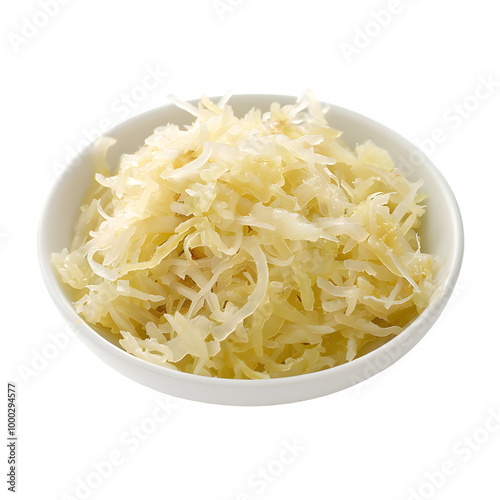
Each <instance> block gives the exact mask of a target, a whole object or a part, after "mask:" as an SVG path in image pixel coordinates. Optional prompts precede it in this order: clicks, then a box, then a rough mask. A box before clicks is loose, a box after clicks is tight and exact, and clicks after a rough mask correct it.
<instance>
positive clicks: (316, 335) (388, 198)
mask: <svg viewBox="0 0 500 500" xmlns="http://www.w3.org/2000/svg"><path fill="white" fill-rule="evenodd" d="M175 102H176V104H177V105H178V106H180V107H182V108H183V109H185V110H187V111H188V112H190V113H191V114H192V115H194V117H195V121H194V122H193V123H192V125H190V126H187V127H185V128H180V127H179V126H177V125H173V124H168V125H166V126H163V127H160V128H157V129H156V130H155V131H154V133H153V134H152V135H151V136H150V137H148V138H147V139H146V141H145V144H144V146H143V147H141V148H140V149H139V150H138V151H137V152H135V153H133V154H124V155H122V157H121V159H120V162H119V165H118V168H117V169H116V173H111V172H110V169H109V167H108V165H107V163H106V160H105V156H106V151H107V149H108V147H110V146H111V145H112V144H113V142H114V141H113V140H112V139H110V138H103V139H101V140H100V141H98V143H97V144H96V147H95V149H94V153H93V154H94V162H95V168H96V174H95V184H94V186H93V187H92V190H91V192H90V193H89V194H88V197H87V198H86V199H87V200H88V201H87V202H86V203H85V204H84V206H82V208H81V215H80V217H79V219H78V222H77V224H76V229H75V236H74V239H73V242H72V244H71V247H70V248H69V249H64V250H62V251H61V252H60V253H57V254H54V255H53V263H54V265H55V267H56V269H57V271H58V272H59V274H60V276H61V278H62V280H63V281H64V282H65V283H67V284H68V285H69V286H70V287H71V288H72V289H73V290H74V307H75V309H76V311H77V313H78V314H80V315H81V316H82V317H83V318H84V320H85V321H86V322H88V323H89V324H90V325H93V326H95V327H98V328H101V329H102V328H104V329H106V330H108V331H110V332H112V333H113V334H114V335H116V336H118V338H119V339H120V340H119V342H120V344H121V346H122V347H123V348H124V349H125V350H126V351H127V352H129V353H131V354H133V355H134V356H137V357H139V358H142V359H144V360H146V361H149V362H151V363H155V364H157V365H160V366H164V367H168V368H170V369H174V370H180V371H184V372H188V373H194V374H199V375H205V376H215V377H224V378H249V379H263V378H274V377H284V376H291V375H299V374H303V373H308V372H315V371H318V370H323V369H326V368H330V367H333V366H336V365H340V364H342V363H345V362H349V361H351V360H353V359H354V358H355V357H356V356H357V355H359V353H360V350H361V349H362V347H363V346H364V345H365V344H367V343H370V342H372V341H375V340H376V339H377V338H380V337H383V338H385V339H390V338H392V337H394V336H396V335H398V334H399V333H400V332H401V331H402V330H403V329H404V328H405V326H407V325H408V324H409V323H410V322H411V321H412V320H413V319H414V318H415V317H416V316H417V315H418V314H420V313H421V312H422V310H423V309H425V308H426V307H427V305H428V304H429V301H430V298H431V295H432V292H433V289H434V286H433V278H432V276H433V273H432V256H431V255H428V254H425V253H423V252H422V251H421V248H420V240H419V235H418V232H417V230H418V228H419V225H420V221H421V217H422V215H423V214H424V211H425V207H424V205H423V204H422V202H423V201H424V199H425V195H424V194H421V193H420V192H419V189H420V187H421V185H422V182H409V181H408V180H407V179H406V178H405V177H404V176H403V174H402V173H401V171H400V170H399V169H398V168H397V166H396V165H395V164H394V162H393V160H392V159H391V157H390V155H389V154H388V152H387V151H385V150H384V149H381V148H380V147H378V146H377V145H376V144H374V143H373V142H372V141H370V140H366V141H365V142H363V143H361V144H358V145H357V146H356V148H355V149H354V150H351V149H350V148H349V147H348V146H347V145H346V144H345V143H344V142H343V140H342V138H341V135H342V133H341V132H340V131H339V130H336V129H335V128H332V127H330V126H329V124H328V123H327V121H326V120H325V116H324V111H325V110H324V109H322V105H321V104H320V103H318V102H317V101H316V100H315V99H314V96H313V95H312V94H311V93H306V94H304V95H303V96H302V97H301V98H299V99H298V100H297V102H296V103H295V104H293V105H285V106H281V105H280V104H278V103H274V104H272V105H271V107H270V110H268V111H266V112H264V113H263V112H262V111H260V110H259V109H253V108H252V109H251V110H250V111H248V113H247V114H246V115H245V116H243V117H242V118H239V117H237V116H235V114H234V113H233V110H232V108H231V106H230V105H229V104H227V102H228V97H227V96H226V97H225V98H222V99H220V100H219V101H218V102H212V101H210V100H209V99H207V98H206V97H202V99H201V101H200V103H199V104H198V106H193V105H191V104H189V103H184V102H180V101H177V100H175ZM333 125H335V124H333Z"/></svg>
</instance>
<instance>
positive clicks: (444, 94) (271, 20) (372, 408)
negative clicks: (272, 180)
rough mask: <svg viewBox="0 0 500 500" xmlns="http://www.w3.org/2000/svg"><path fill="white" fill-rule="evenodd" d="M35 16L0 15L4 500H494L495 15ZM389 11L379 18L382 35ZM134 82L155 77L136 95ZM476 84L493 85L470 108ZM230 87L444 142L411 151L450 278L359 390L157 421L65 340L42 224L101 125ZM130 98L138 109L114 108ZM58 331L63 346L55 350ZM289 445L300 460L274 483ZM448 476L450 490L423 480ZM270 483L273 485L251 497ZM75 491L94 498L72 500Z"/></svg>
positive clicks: (226, 1)
mask: <svg viewBox="0 0 500 500" xmlns="http://www.w3.org/2000/svg"><path fill="white" fill-rule="evenodd" d="M42 1H43V0H42ZM40 3H41V2H38V1H35V0H21V1H18V2H9V3H6V2H4V5H3V6H2V11H3V12H2V15H1V16H0V19H1V21H0V24H1V31H2V44H1V47H0V50H1V53H2V60H3V62H4V64H3V68H4V69H3V72H2V78H1V81H0V84H1V86H2V92H1V93H0V95H1V116H2V134H1V137H2V158H3V159H2V180H1V188H2V189H1V193H2V194H1V196H0V203H1V221H0V233H1V247H0V256H1V261H2V275H1V276H2V278H1V290H2V297H1V303H2V316H3V322H2V323H3V325H2V326H3V328H2V335H3V339H6V340H7V344H3V345H4V346H5V347H4V348H3V349H2V357H3V358H4V361H3V362H2V366H3V367H4V369H5V370H6V374H5V379H8V380H13V381H15V382H17V384H18V412H19V421H18V434H19V442H18V453H19V476H18V493H17V495H18V498H21V499H30V500H31V499H35V498H36V499H42V500H45V499H66V500H67V499H68V498H83V497H84V496H85V494H87V496H88V498H92V499H94V498H95V499H110V498H120V499H132V498H145V499H146V498H147V499H165V500H166V499H170V498H172V499H198V498H200V499H201V498H203V499H204V500H235V499H236V498H238V495H240V497H239V498H240V499H244V498H251V499H261V500H267V499H273V500H276V499H278V500H280V499H292V500H294V499H303V498H308V499H309V498H311V499H313V498H321V499H324V498H328V499H337V498H339V499H343V500H351V499H360V500H361V499H363V500H364V499H370V500H391V499H401V500H406V499H409V498H412V499H413V500H415V499H418V498H439V499H453V500H461V499H469V498H484V499H490V498H491V499H494V498H495V499H498V498H499V497H500V483H499V482H498V471H499V464H500V427H499V426H498V425H497V426H496V427H491V426H490V427H489V429H490V430H489V431H488V430H485V428H484V425H487V424H488V423H491V421H490V420H488V415H489V414H490V413H492V412H496V413H497V414H498V412H499V411H500V394H499V380H500V363H499V362H498V359H499V356H498V351H499V348H500V332H499V328H498V319H497V318H498V299H499V293H498V279H499V272H498V224H499V223H498V217H497V215H496V214H497V212H498V189H499V188H498V186H499V181H500V178H499V173H498V172H499V161H498V158H499V155H498V144H499V132H500V130H499V116H500V86H499V82H500V68H499V67H498V66H499V64H498V49H499V46H500V30H499V29H498V12H495V10H494V6H495V5H494V2H491V0H475V1H462V2H456V1H452V0H441V1H440V2H433V1H431V0H419V1H416V0H413V1H410V0H401V1H400V2H399V7H397V8H396V9H394V6H395V5H397V1H396V3H394V1H393V2H390V1H389V0H363V1H357V2H347V1H326V0H323V1H322V0H307V1H301V2H291V1H284V0H283V1H271V0H252V1H250V0H242V1H238V0H232V1H231V0H222V1H221V2H219V4H218V7H217V8H216V6H215V5H214V3H213V2H212V0H196V1H194V0H192V1H184V2H181V1H180V0H177V1H166V0H141V1H128V2H124V1H118V0H107V1H102V0H101V1H97V0H86V1H85V2H84V1H82V0H80V1H78V0H72V1H71V0H69V1H68V0H66V4H65V5H62V0H60V1H59V0H57V1H56V6H57V7H56V8H54V7H53V8H52V13H51V17H50V19H49V18H47V16H45V18H44V15H43V14H40V12H43V11H42V10H41V8H40ZM49 3H51V2H50V1H49ZM52 3H53V2H52ZM231 3H232V4H233V6H231ZM389 7H391V8H392V10H393V12H394V10H397V12H396V13H393V14H391V16H390V19H389V21H388V22H387V20H385V21H383V20H382V18H381V17H380V16H378V19H379V20H378V21H376V20H375V17H376V16H375V14H374V13H377V12H380V11H381V10H387V9H388V8H389ZM56 10H57V12H55V11H56ZM382 17H383V16H382ZM385 17H387V16H385ZM31 21H36V22H37V23H38V24H39V25H40V24H44V23H45V25H44V26H42V27H36V26H35V27H33V26H31V27H30V26H28V23H30V22H31ZM45 21H46V22H45ZM382 22H384V24H386V26H381V23H382ZM366 30H368V31H369V33H370V35H369V38H366V37H365V39H363V35H362V34H361V32H362V31H366ZM346 44H351V47H350V49H349V47H348V45H346ZM361 45H365V46H364V47H361ZM349 50H350V55H349V54H348V52H349ZM148 68H150V69H154V68H157V71H159V74H161V73H164V75H163V76H160V77H159V80H160V82H159V83H158V84H157V86H156V88H154V89H152V90H148V91H147V92H142V93H141V90H140V89H139V90H137V87H138V86H140V85H142V83H141V82H143V79H144V77H145V76H146V74H147V71H148ZM166 73H168V75H167V76H165V74H166ZM481 78H483V79H486V80H487V79H490V81H493V82H496V85H495V84H493V85H492V88H491V89H490V91H489V93H488V92H486V91H485V90H484V88H483V89H482V93H481V94H480V95H481V97H482V100H480V101H478V100H477V99H475V98H473V97H472V96H474V93H475V92H476V89H477V86H478V85H479V84H480V81H481V80H480V79H481ZM149 86H150V87H151V86H152V85H149ZM230 88H232V89H234V90H235V91H236V92H238V93H245V92H263V93H282V94H292V95H296V94H299V93H301V92H302V91H303V90H304V89H307V88H312V89H313V90H314V91H315V92H316V95H317V97H318V98H319V99H320V100H323V101H326V102H332V103H335V104H338V105H340V106H343V107H347V108H351V109H353V110H355V111H358V112H360V113H362V114H365V115H367V116H369V117H371V118H374V119H375V120H378V121H380V122H382V123H384V124H385V125H387V126H389V127H391V128H393V129H394V130H396V131H398V132H400V133H401V134H402V135H404V136H406V137H407V138H409V139H410V140H412V141H414V142H416V143H418V142H419V141H422V140H424V139H429V138H430V137H432V133H433V131H434V130H435V129H436V128H441V129H443V131H444V133H445V139H444V140H443V141H442V143H441V144H438V145H435V147H431V146H432V144H430V143H429V141H428V140H427V141H426V145H427V147H428V148H429V151H430V156H431V158H432V159H433V160H434V162H435V163H436V165H437V166H438V168H439V169H440V170H441V171H442V172H443V174H444V175H445V177H446V178H447V180H448V182H449V183H450V185H451V187H452V189H453V190H454V192H455V194H456V197H457V200H458V202H459V205H460V207H461V210H462V215H463V219H464V225H465V231H466V253H465V259H464V264H463V268H462V273H461V276H460V278H459V282H458V287H457V289H456V292H455V294H454V296H453V298H452V302H451V303H450V304H449V305H448V307H447V308H446V310H445V312H444V313H443V315H442V316H441V318H440V319H439V320H438V322H437V323H436V325H435V326H434V327H433V328H432V330H431V331H430V332H429V334H428V335H427V336H426V337H425V339H424V340H423V341H422V342H421V343H420V344H419V345H418V346H417V347H416V348H415V349H413V350H412V351H411V352H410V353H409V354H408V355H406V356H405V357H404V358H403V359H402V360H400V361H399V362H397V363H396V364H395V365H394V366H393V367H391V368H389V369H388V370H386V371H385V372H383V373H382V374H380V375H378V376H376V377H374V378H372V379H370V380H369V381H367V382H365V383H363V384H361V385H360V386H357V387H354V388H352V389H349V390H345V391H343V392H341V393H338V394H334V395H331V396H327V397H324V398H320V399H317V400H313V401H308V402H303V403H298V404H291V405H284V406H281V407H256V408H237V407H223V406H215V405H208V404H201V403H194V402H188V401H184V400H181V399H174V398H171V399H170V402H171V403H172V404H174V405H176V406H177V410H175V412H174V413H173V415H172V416H171V417H170V418H168V419H167V420H166V421H165V422H163V423H161V424H156V423H155V422H154V421H153V420H151V417H152V415H158V413H154V411H155V406H156V404H157V403H155V399H157V398H159V397H160V398H162V400H165V399H167V398H166V397H164V396H161V395H160V394H159V393H156V392H154V391H153V390H150V389H148V388H145V387H142V386H140V385H138V384H136V383H135V382H132V381H130V380H128V379H127V378H125V377H123V376H121V375H119V374H118V373H116V372H114V371H113V370H112V369H110V368H108V367H107V366H106V365H105V364H104V363H102V362H101V361H100V360H98V359H97V358H96V357H94V355H93V354H91V353H90V351H88V350H87V349H86V348H85V347H84V346H83V344H81V343H80V342H79V341H78V340H76V339H73V338H70V339H69V340H68V337H67V335H66V334H64V322H63V320H62V318H61V317H60V316H59V314H58V313H57V311H56V309H55V307H54V306H53V304H52V302H51V299H50V297H49V296H48V294H47V292H46V290H45V288H44V285H43V283H42V281H41V277H40V273H39V270H38V263H37V258H36V231H37V224H38V220H39V214H40V211H41V208H42V206H43V203H44V201H45V199H46V198H47V195H48V193H49V190H50V189H51V187H52V185H53V184H54V182H55V180H56V177H57V170H58V168H60V164H64V163H65V161H66V159H67V156H68V147H76V146H77V145H78V143H80V142H81V141H85V137H86V135H88V134H89V133H90V131H92V130H93V129H96V128H97V127H99V126H100V123H101V121H102V120H103V119H104V122H105V125H106V120H107V121H108V122H109V124H115V123H118V122H119V121H121V120H123V119H124V118H127V117H130V116H132V115H133V114H135V113H138V112H140V111H143V110H146V109H149V108H152V107H155V106H158V105H160V104H163V103H164V102H165V100H166V95H167V94H168V93H171V92H173V93H175V94H176V95H178V96H179V97H181V98H184V99H192V98H196V97H199V96H200V95H201V94H202V93H205V94H207V95H217V94H221V93H224V92H225V91H226V90H228V89H230ZM479 90H480V92H481V89H479ZM124 94H125V97H123V95H124ZM130 94H134V95H135V96H136V97H139V99H136V100H132V101H130V103H129V104H126V105H125V104H124V99H126V96H127V95H130ZM137 100H140V102H137ZM464 101H465V104H466V107H468V108H469V111H466V113H464V116H463V117H461V118H457V116H459V115H458V113H459V112H458V108H456V107H455V108H454V106H462V105H463V104H464ZM476 105H477V106H476ZM473 108H474V109H473ZM465 114H467V115H468V116H467V117H465ZM431 150H432V151H431ZM61 332H62V333H61ZM57 334H59V337H60V338H61V339H66V340H64V341H61V342H63V344H62V347H60V348H59V349H58V350H56V351H54V348H53V346H52V347H48V346H49V345H53V340H52V339H53V338H54V335H57ZM66 341H67V342H66ZM64 343H66V344H67V345H64ZM48 356H50V357H52V359H50V360H47V359H46V358H47V357H48ZM27 368H30V369H32V370H33V372H28V373H29V375H27V374H26V371H23V370H26V369H27ZM2 394H3V395H4V396H3V397H4V398H5V391H4V390H2ZM2 404H5V403H2ZM2 418H3V419H5V411H4V410H2ZM141 425H143V426H145V428H146V430H147V431H148V432H150V433H149V435H145V440H144V441H143V442H141V443H140V445H138V446H137V449H135V445H133V444H132V441H131V440H130V436H131V434H130V433H131V432H132V431H133V426H141ZM5 432H6V431H5V420H2V432H1V434H2V435H5ZM467 436H472V441H471V442H467V441H465V440H466V439H467ZM284 441H287V442H288V443H289V444H292V445H293V442H294V441H295V443H296V446H297V447H298V448H299V449H300V451H299V452H298V453H297V457H294V459H293V460H292V459H291V458H290V457H291V456H292V455H290V454H289V455H286V457H287V458H288V459H289V460H287V461H289V462H291V463H288V464H285V465H282V466H280V464H279V463H278V462H277V460H279V458H280V454H282V451H283V450H284V444H283V442H284ZM477 441H480V444H478V443H477ZM3 448H4V446H3ZM4 450H5V451H4V452H2V454H1V455H2V456H1V457H0V458H1V460H2V461H3V463H4V464H5V463H6V461H7V457H6V448H4ZM117 453H118V454H121V458H122V460H121V462H120V464H119V465H116V466H115V467H114V470H113V471H112V472H111V474H109V477H107V478H104V479H102V474H101V476H97V475H96V473H95V470H94V466H93V465H92V463H93V462H103V461H105V460H108V459H109V456H110V454H114V455H113V456H117ZM4 455H5V456H4ZM282 456H283V454H282ZM444 462H449V463H448V467H450V468H451V469H452V470H453V473H450V474H448V475H446V476H443V475H442V474H440V473H438V472H437V471H439V470H440V469H442V467H443V463H444ZM450 463H451V465H450ZM6 467H7V466H6V465H5V466H2V469H1V470H2V471H6ZM445 467H446V466H445ZM269 468H270V471H271V472H270V474H271V475H269V476H268V477H270V478H271V479H272V482H266V481H265V480H264V481H263V482H260V483H258V482H256V481H255V477H256V476H255V474H259V470H260V469H263V470H264V471H266V470H267V469H269ZM261 473H262V470H261ZM272 474H274V476H272ZM2 477H3V478H5V475H4V474H2ZM429 477H433V480H432V481H434V483H435V485H432V483H431V480H430V479H429ZM89 478H90V482H91V483H92V489H91V491H90V492H85V488H80V489H79V490H78V489H77V485H78V484H81V483H80V482H79V481H87V480H88V479H89ZM98 483H101V484H99V486H98V487H94V486H96V485H97V484H98ZM6 487H7V485H6V484H5V482H4V479H3V480H2V486H1V488H2V489H3V490H4V491H5V490H6ZM412 490H415V492H416V493H415V494H413V493H412ZM243 493H246V494H247V497H245V495H243Z"/></svg>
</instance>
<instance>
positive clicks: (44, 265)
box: [37, 93, 464, 388]
mask: <svg viewBox="0 0 500 500" xmlns="http://www.w3.org/2000/svg"><path fill="white" fill-rule="evenodd" d="M220 97H221V96H214V97H209V99H210V100H212V101H214V100H217V99H220ZM235 98H236V99H242V100H249V101H251V100H252V99H256V98H257V99H258V98H266V99H269V100H272V101H278V102H279V101H280V100H285V99H286V100H287V101H289V100H291V101H295V100H296V99H297V97H296V96H291V95H286V94H266V93H252V94H232V95H231V98H230V100H229V101H231V100H232V99H235ZM199 100H200V99H199V98H198V99H191V100H188V101H186V102H188V103H189V104H194V105H196V104H197V103H198V102H199ZM321 104H322V105H323V106H327V107H328V109H329V111H332V110H333V111H334V112H335V113H338V114H341V115H342V114H343V115H348V116H349V117H350V118H352V119H355V120H360V121H362V122H364V123H366V124H368V125H370V126H372V127H376V128H377V129H379V130H380V131H381V132H382V133H384V134H385V135H388V136H392V137H393V138H395V139H397V142H398V143H399V144H401V145H403V146H404V147H405V148H411V149H412V150H414V151H419V152H420V154H421V158H422V159H423V162H424V163H425V164H426V165H425V168H427V169H428V170H429V171H430V172H431V173H432V175H433V177H434V178H435V180H436V182H437V184H438V185H439V189H440V192H441V193H442V195H443V199H444V200H445V202H446V204H447V205H448V206H449V207H450V212H451V219H452V223H453V235H454V238H453V255H451V256H449V259H450V262H451V266H450V270H449V273H448V275H447V276H446V278H445V280H444V282H443V285H442V286H441V291H440V293H437V294H436V296H435V297H434V300H433V302H432V303H431V304H430V305H429V306H428V307H427V308H426V309H425V310H424V311H423V312H422V313H421V314H420V315H419V316H417V317H416V318H415V320H414V321H413V322H412V323H411V324H409V325H408V326H407V327H406V328H405V329H404V330H403V331H402V332H401V333H400V334H399V335H397V336H396V337H394V338H392V339H391V340H389V341H388V342H386V343H385V344H383V345H382V346H380V347H377V348H375V349H374V350H373V351H371V352H369V353H367V354H365V355H363V356H361V357H359V358H356V359H354V360H352V361H350V362H346V363H343V364H341V365H337V366H333V367H331V368H326V369H324V370H320V371H317V372H312V373H305V374H300V375H291V376H286V375H285V376H282V377H276V378H269V379H257V380H253V379H237V378H220V377H209V376H205V375H198V374H193V373H187V372H183V371H180V370H173V369H171V368H169V367H167V366H159V365H156V364H154V363H152V362H150V361H146V360H144V359H141V358H138V357H136V356H134V355H133V354H130V353H129V352H127V351H125V350H124V349H122V348H120V347H118V346H116V345H114V344H113V343H112V342H110V341H109V340H107V339H105V338H104V337H103V336H102V335H100V334H99V332H97V331H96V330H95V329H94V328H92V327H91V326H90V325H89V324H88V323H87V322H86V321H85V320H84V319H83V318H81V316H79V315H78V314H77V312H76V311H75V310H74V308H73V307H72V305H71V303H70V300H69V299H68V297H67V296H66V295H65V294H64V292H63V290H62V288H61V286H60V284H59V280H58V278H57V276H56V275H55V272H54V270H53V268H52V264H51V263H50V259H49V258H48V257H49V255H48V252H47V251H46V246H47V242H46V239H45V238H46V231H45V230H44V228H45V227H46V226H47V225H48V224H49V223H50V221H49V220H48V214H49V209H50V206H51V202H52V200H53V198H54V197H55V195H56V193H57V192H58V190H59V189H60V188H61V185H63V183H64V180H65V178H66V177H67V176H68V175H71V172H73V171H74V170H75V167H77V166H78V164H79V163H80V162H81V161H82V160H83V158H85V157H86V156H88V155H89V154H90V152H91V150H92V145H93V144H94V142H95V140H94V141H92V142H90V143H89V145H88V146H87V147H86V148H84V150H83V151H81V152H80V153H79V154H78V155H76V156H74V157H73V158H72V159H71V160H70V161H69V162H67V164H66V168H65V169H64V170H63V171H62V172H61V173H60V175H59V176H58V178H57V180H56V181H55V182H54V185H53V186H52V188H51V189H50V191H49V194H48V196H47V198H46V200H45V203H44V205H43V208H42V212H41V216H40V219H39V223H38V231H37V255H38V261H39V266H40V271H41V274H42V278H43V281H44V283H45V286H46V287H47V290H48V291H49V295H50V297H51V299H52V300H53V302H54V304H55V305H56V308H57V309H58V310H59V312H60V313H61V314H62V316H63V317H64V319H65V320H66V321H67V322H68V323H69V324H70V325H74V326H75V325H77V326H76V329H77V331H78V333H80V334H84V335H87V337H88V339H89V340H92V341H93V342H95V343H97V344H99V345H100V346H101V347H103V348H104V349H105V350H107V351H108V352H109V353H110V354H112V355H113V356H115V357H119V358H121V360H122V361H124V362H125V363H131V364H132V365H134V366H135V367H137V368H139V369H140V370H143V371H144V370H145V371H150V372H153V373H156V374H157V375H159V376H165V377H167V378H169V377H171V378H173V379H176V380H178V381H180V382H188V383H196V384H198V385H202V386H220V387H222V388H224V387H231V388H236V387H241V388H245V387H266V388H269V387H276V388H280V387H284V386H288V385H295V384H296V383H297V382H304V383H306V382H314V381H316V380H317V379H323V378H329V377H332V376H342V375H345V373H344V372H350V371H356V368H357V367H358V366H359V365H362V364H370V363H372V362H373V360H374V358H376V357H377V356H380V355H383V354H387V352H388V351H390V350H391V347H392V346H394V345H396V344H402V343H404V342H408V343H409V344H410V345H411V344H412V343H413V344H417V343H418V342H419V341H420V340H421V338H422V337H423V336H424V335H425V333H426V332H427V331H428V330H429V329H430V327H431V326H432V325H433V324H434V323H435V321H436V320H437V318H438V317H439V315H440V314H441V312H442V311H443V309H444V307H445V305H446V303H447V302H448V300H449V297H450V296H451V293H452V291H453V288H454V286H455V284H456V282H457V280H458V276H459V274H460V269H461V265H462V261H463V254H464V230H463V221H462V217H461V214H460V209H459V206H458V203H457V200H456V198H455V195H454V194H453V191H452V190H451V187H450V186H449V184H448V182H447V181H446V179H445V178H444V176H443V174H442V173H441V172H440V171H439V169H438V168H437V167H436V166H435V165H434V163H433V162H432V161H431V160H430V159H429V157H428V156H427V155H426V154H425V153H424V152H422V151H421V149H420V148H418V147H417V146H415V145H414V144H413V143H412V142H410V141H409V140H408V139H406V138H405V137H403V136H401V135H400V134H399V133H397V132H395V131H394V130H392V129H391V128H389V127H387V126H385V125H383V124H381V123H379V122H377V121H376V120H374V119H372V118H370V117H367V116H365V115H363V114H361V113H358V112H356V111H353V110H350V109H348V108H344V107H341V106H338V105H335V104H331V103H326V102H323V101H321ZM251 107H252V106H250V108H251ZM174 108H176V105H175V104H174V103H167V104H164V105H161V106H158V107H155V108H152V109H149V110H147V111H143V112H141V113H138V114H135V115H133V116H131V117H129V118H127V119H126V120H123V121H121V122H119V123H117V124H115V125H114V126H113V127H112V128H110V129H109V130H107V131H106V132H105V133H104V134H103V135H109V136H112V135H113V132H114V131H115V130H116V129H118V128H122V127H126V126H130V125H132V124H133V122H135V121H140V120H141V119H144V118H147V117H148V116H149V115H151V116H153V115H155V114H157V113H161V112H164V114H165V117H166V120H168V110H171V109H174ZM250 108H249V109H250ZM424 322H428V326H427V328H425V330H424V332H423V335H421V336H420V337H417V339H416V341H413V342H412V337H413V335H414V334H415V333H417V330H419V329H420V328H421V324H422V323H424ZM82 329H83V330H84V331H83V332H82ZM412 347H413V345H411V347H410V349H411V348H412ZM405 353H406V351H403V352H402V353H401V354H400V355H399V356H396V357H394V359H392V360H391V362H390V363H389V364H388V365H387V366H385V367H383V368H381V369H377V371H376V373H378V372H380V371H383V370H384V369H385V368H387V367H388V366H390V365H392V364H393V363H394V362H396V361H397V360H398V359H400V358H401V357H402V356H403V355H404V354H405ZM370 377H371V375H369V376H366V377H364V378H362V379H360V380H358V381H352V383H351V384H349V386H353V385H356V384H357V383H359V382H362V381H363V380H365V379H367V378H370Z"/></svg>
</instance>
